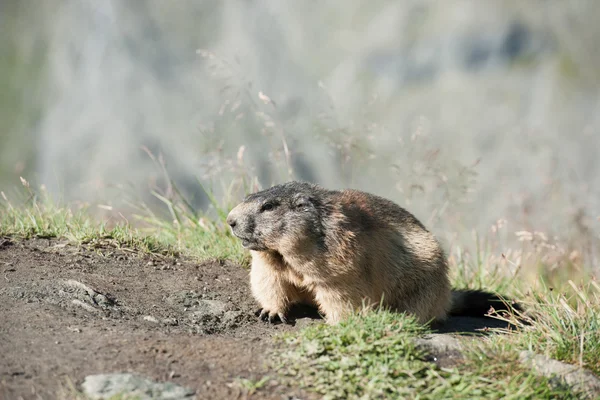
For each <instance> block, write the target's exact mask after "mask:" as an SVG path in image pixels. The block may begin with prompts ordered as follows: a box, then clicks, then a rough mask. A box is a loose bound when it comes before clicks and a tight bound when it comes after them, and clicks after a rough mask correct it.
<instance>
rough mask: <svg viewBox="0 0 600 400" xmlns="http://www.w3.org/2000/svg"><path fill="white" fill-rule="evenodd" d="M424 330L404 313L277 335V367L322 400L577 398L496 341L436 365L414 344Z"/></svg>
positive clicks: (377, 314) (370, 315) (374, 314)
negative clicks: (457, 359)
mask: <svg viewBox="0 0 600 400" xmlns="http://www.w3.org/2000/svg"><path fill="white" fill-rule="evenodd" d="M426 332H427V331H426V329H425V328H423V327H422V326H419V325H418V324H417V323H416V322H415V320H414V319H413V318H412V317H410V316H403V315H398V314H393V313H390V312H386V311H377V312H369V313H366V314H365V315H361V316H358V315H357V316H354V317H352V318H350V319H349V320H347V321H345V322H343V323H341V324H339V325H337V326H329V325H318V326H313V327H310V328H306V329H304V330H303V331H301V332H300V333H299V334H285V335H282V336H281V337H280V340H281V341H282V343H281V346H280V347H281V348H282V349H285V350H282V352H281V354H278V355H277V356H276V359H278V360H280V363H278V364H276V368H278V369H279V370H280V371H281V372H283V373H285V375H286V376H287V377H288V378H289V379H290V380H291V381H293V382H294V383H295V384H300V385H301V386H302V387H303V388H306V389H308V390H312V391H316V392H317V393H319V394H321V395H323V396H324V398H326V399H373V398H410V399H413V398H419V399H442V398H443V399H445V398H454V399H456V398H461V399H462V398H464V399H473V398H477V399H498V398H506V399H527V398H529V399H543V398H561V399H567V398H577V397H576V395H575V394H574V393H570V392H569V391H568V390H566V389H565V388H555V387H553V386H552V385H550V382H549V381H548V380H547V379H545V378H541V377H537V376H535V375H533V374H532V373H530V372H528V371H527V370H526V369H525V368H523V367H521V366H519V364H518V362H517V357H518V354H517V353H516V352H514V351H511V350H509V349H508V348H500V346H498V345H497V344H496V345H495V346H491V345H490V346H486V348H485V350H484V351H482V352H475V351H473V352H468V353H467V359H466V360H465V361H464V362H463V363H462V364H460V365H458V366H456V367H454V368H438V367H436V366H435V364H433V363H430V362H427V361H425V355H426V354H425V353H424V352H423V351H422V350H420V349H419V348H417V346H416V344H415V337H417V336H418V335H421V334H423V333H426Z"/></svg>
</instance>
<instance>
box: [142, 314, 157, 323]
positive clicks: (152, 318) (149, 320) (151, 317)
mask: <svg viewBox="0 0 600 400" xmlns="http://www.w3.org/2000/svg"><path fill="white" fill-rule="evenodd" d="M144 321H148V322H153V323H155V324H158V319H156V318H155V317H153V316H151V315H146V316H145V317H144Z"/></svg>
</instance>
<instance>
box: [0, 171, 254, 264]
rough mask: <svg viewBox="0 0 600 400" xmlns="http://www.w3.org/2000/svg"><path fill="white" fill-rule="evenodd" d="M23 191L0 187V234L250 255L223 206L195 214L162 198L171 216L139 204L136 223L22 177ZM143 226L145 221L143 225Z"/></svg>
mask: <svg viewBox="0 0 600 400" xmlns="http://www.w3.org/2000/svg"><path fill="white" fill-rule="evenodd" d="M22 183H23V186H24V192H19V193H18V195H17V196H16V197H17V198H19V200H18V203H16V204H15V203H14V201H12V200H11V199H9V198H8V196H7V195H6V194H5V193H4V192H1V193H0V236H14V237H19V238H24V239H29V238H64V239H67V240H69V241H72V242H74V243H78V244H85V245H88V246H99V247H100V246H106V245H111V246H116V247H126V248H130V249H135V250H136V251H139V252H146V253H160V254H166V255H173V254H185V255H187V256H189V257H193V258H196V259H202V260H206V259H219V260H231V261H234V262H237V263H239V264H242V265H247V264H248V260H249V256H248V254H247V252H245V251H244V249H243V247H242V246H241V244H240V243H239V240H236V239H235V238H234V237H233V236H232V235H231V233H230V231H229V229H228V228H227V227H226V225H225V224H224V219H225V216H226V214H225V215H223V212H224V209H220V210H219V212H220V217H219V218H217V219H210V218H207V217H205V216H203V215H196V214H194V213H192V212H191V211H190V209H186V208H185V207H184V206H182V205H181V204H182V203H181V202H180V203H176V202H175V201H171V200H167V199H165V198H161V200H164V201H165V202H167V206H168V208H169V210H170V211H171V213H172V214H173V215H174V216H175V217H174V219H173V221H174V222H173V221H168V220H165V219H162V218H159V217H158V216H156V215H155V214H154V213H153V212H152V211H151V210H150V209H149V208H147V207H139V210H138V211H139V214H136V215H134V217H135V220H136V222H138V226H137V227H134V226H132V224H130V223H129V222H128V221H125V220H123V221H119V222H117V223H111V224H110V226H109V224H108V223H107V222H106V221H103V222H100V221H97V220H95V219H94V218H92V217H91V216H90V215H91V213H90V210H89V208H82V209H79V210H78V211H73V209H72V208H69V207H66V206H64V205H61V204H57V203H55V202H54V201H53V200H52V199H51V198H50V197H49V196H48V195H47V194H46V192H45V191H44V190H43V189H40V190H37V191H36V190H33V189H32V188H31V187H30V186H29V183H28V182H27V181H25V180H22ZM142 226H143V227H142Z"/></svg>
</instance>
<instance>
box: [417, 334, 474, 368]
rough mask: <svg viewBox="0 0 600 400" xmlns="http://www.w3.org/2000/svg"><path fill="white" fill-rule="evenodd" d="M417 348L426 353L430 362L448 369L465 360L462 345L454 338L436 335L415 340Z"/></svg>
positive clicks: (446, 335)
mask: <svg viewBox="0 0 600 400" xmlns="http://www.w3.org/2000/svg"><path fill="white" fill-rule="evenodd" d="M415 342H416V345H417V348H418V349H420V350H423V351H425V352H426V353H427V354H428V355H429V357H428V359H429V360H430V361H433V362H435V363H436V364H437V365H438V366H441V367H446V366H451V365H453V364H454V363H455V362H456V361H458V360H461V359H462V358H463V354H462V349H463V346H462V343H461V341H460V340H459V339H457V338H455V337H454V336H451V335H448V334H443V333H434V334H430V335H426V336H424V337H421V338H418V339H416V340H415Z"/></svg>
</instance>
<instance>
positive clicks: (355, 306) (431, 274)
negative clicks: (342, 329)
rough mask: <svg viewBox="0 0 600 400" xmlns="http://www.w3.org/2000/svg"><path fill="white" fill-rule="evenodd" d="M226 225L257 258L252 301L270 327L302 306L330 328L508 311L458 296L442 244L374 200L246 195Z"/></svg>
mask: <svg viewBox="0 0 600 400" xmlns="http://www.w3.org/2000/svg"><path fill="white" fill-rule="evenodd" d="M227 223H228V224H229V225H230V227H231V230H232V232H233V234H234V235H235V236H236V237H238V238H239V239H241V240H242V244H243V246H244V247H245V248H247V249H249V250H250V252H251V255H252V265H251V269H250V284H251V288H252V293H253V295H254V297H255V298H256V300H257V301H258V302H259V303H260V305H261V307H262V308H261V310H260V317H261V318H262V319H265V320H266V319H268V320H269V321H270V322H275V321H276V320H277V319H279V320H281V322H284V323H287V313H288V311H289V309H290V306H291V305H293V304H295V303H305V304H308V305H312V306H315V307H317V308H318V309H319V310H320V312H321V313H323V314H324V315H325V319H326V321H327V323H329V324H335V323H337V322H339V321H340V320H342V319H344V318H345V317H346V316H348V315H349V313H351V312H355V311H358V310H360V309H364V307H372V306H384V307H386V308H388V309H392V310H395V311H399V312H407V313H412V314H414V315H415V316H416V317H417V319H418V320H419V321H420V322H421V323H427V322H432V321H439V322H442V321H444V320H445V319H446V317H447V316H448V315H449V314H461V315H479V316H483V315H485V314H486V312H487V311H488V310H489V308H490V306H493V307H494V308H495V309H496V310H500V309H506V308H505V304H504V303H503V302H502V301H499V298H498V297H496V296H495V295H493V294H491V293H488V292H484V291H476V290H451V287H450V282H449V279H448V264H447V262H446V257H445V255H444V252H443V250H442V248H441V246H440V244H439V243H438V241H437V240H436V238H435V237H434V236H433V235H432V234H431V233H430V232H429V231H428V230H427V229H426V228H425V227H424V226H423V225H422V224H421V222H419V221H418V220H417V218H416V217H414V216H413V215H412V214H411V213H409V212H408V211H406V210H405V209H404V208H402V207H400V206H399V205H397V204H395V203H394V202H392V201H390V200H388V199H385V198H382V197H379V196H376V195H373V194H370V193H365V192H362V191H358V190H350V189H349V190H342V191H338V190H327V189H325V188H323V187H321V186H318V185H316V184H312V183H307V182H288V183H284V184H280V185H276V186H273V187H271V188H269V189H266V190H262V191H259V192H257V193H254V194H250V195H248V196H246V198H245V199H244V200H243V201H242V202H241V203H240V204H238V205H237V206H236V207H234V208H233V209H232V210H231V212H230V213H229V215H228V217H227Z"/></svg>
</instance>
